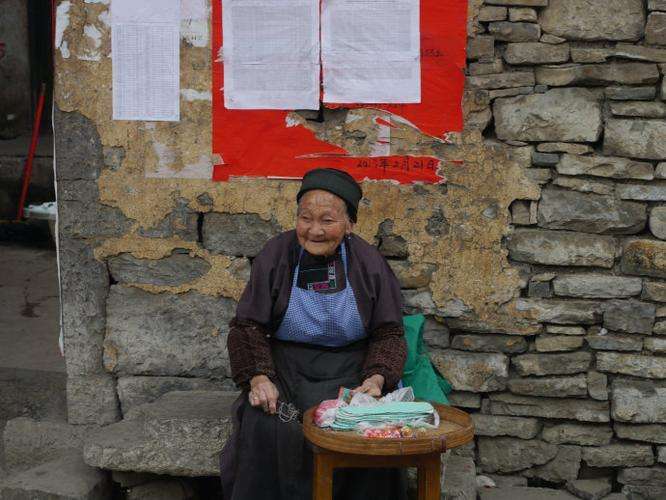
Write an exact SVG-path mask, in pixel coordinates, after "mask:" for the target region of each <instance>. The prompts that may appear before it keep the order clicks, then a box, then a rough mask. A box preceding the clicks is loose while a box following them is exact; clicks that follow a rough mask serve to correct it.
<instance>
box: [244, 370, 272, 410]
mask: <svg viewBox="0 0 666 500" xmlns="http://www.w3.org/2000/svg"><path fill="white" fill-rule="evenodd" d="M278 395H279V393H278V390H277V387H275V384H274V383H273V382H271V379H269V378H268V377H267V376H266V375H256V376H254V377H252V379H251V380H250V394H249V395H248V398H249V400H250V404H251V405H252V406H261V408H262V409H263V410H264V411H265V412H266V413H270V414H271V415H274V414H275V412H276V411H277V399H278Z"/></svg>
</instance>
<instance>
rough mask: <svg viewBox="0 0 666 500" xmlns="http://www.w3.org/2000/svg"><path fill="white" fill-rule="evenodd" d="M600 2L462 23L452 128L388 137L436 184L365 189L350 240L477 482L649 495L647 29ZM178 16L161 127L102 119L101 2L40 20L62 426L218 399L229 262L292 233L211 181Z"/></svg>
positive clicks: (475, 2) (628, 6)
mask: <svg viewBox="0 0 666 500" xmlns="http://www.w3.org/2000/svg"><path fill="white" fill-rule="evenodd" d="M606 3H607V4H608V5H607V6H606V7H604V9H601V10H599V9H597V10H594V9H592V7H590V6H597V7H598V5H599V4H598V3H596V2H591V1H590V0H519V1H518V0H486V1H485V3H484V2H483V1H482V0H470V2H469V16H468V17H469V22H468V27H467V32H468V35H469V40H468V61H469V66H468V68H467V70H466V71H467V87H466V89H467V90H466V92H465V97H464V102H463V108H464V112H465V118H466V120H465V123H466V125H465V131H464V132H462V133H460V134H451V136H450V137H448V138H447V139H448V140H447V141H444V140H438V139H435V138H432V137H428V136H425V135H423V134H421V133H420V132H419V131H418V130H416V129H414V128H413V127H412V126H410V125H409V124H408V123H404V122H402V121H400V120H395V119H392V124H394V125H396V126H395V127H394V128H391V130H390V134H391V145H390V153H391V154H412V155H421V156H434V157H436V158H438V159H439V160H441V164H442V167H441V171H440V174H441V175H442V176H443V178H444V179H445V182H443V183H442V184H439V185H396V184H394V183H391V182H365V183H364V185H363V190H364V195H365V196H364V199H363V200H362V203H361V207H360V210H359V223H358V225H357V227H356V231H357V232H358V234H360V235H361V236H362V237H364V238H365V239H366V240H368V241H370V242H373V243H375V244H377V245H378V247H379V249H380V251H381V252H382V253H383V254H384V255H385V256H386V257H387V258H388V259H389V263H390V264H391V266H392V267H393V269H394V270H395V272H396V274H397V276H398V278H399V279H400V281H401V284H402V288H403V295H404V298H405V312H423V313H425V314H426V315H427V316H428V323H427V328H426V331H425V338H426V341H427V343H428V344H429V346H430V347H431V349H432V351H431V357H432V359H433V362H434V363H435V365H436V366H437V367H438V368H439V369H440V370H441V371H442V372H443V373H444V374H445V375H446V376H447V377H448V378H449V379H450V380H451V383H452V385H453V388H454V392H453V394H452V397H451V399H452V402H453V403H454V404H455V405H457V406H461V407H463V408H465V409H467V410H469V411H471V412H472V413H474V418H475V423H476V428H477V438H476V440H475V442H474V443H473V444H472V445H470V447H468V448H467V449H465V450H463V451H462V453H463V454H465V453H467V454H469V455H470V456H474V457H475V458H476V459H477V464H478V465H479V467H480V468H481V470H482V471H483V472H485V473H496V474H511V475H516V474H517V475H520V476H522V479H521V480H524V481H527V480H529V481H531V482H532V484H542V483H543V482H546V483H547V484H559V485H564V484H566V483H567V482H568V481H574V480H576V479H578V478H579V471H581V475H580V478H583V477H586V476H585V475H584V473H585V469H584V468H583V467H582V465H581V464H582V463H583V462H585V463H587V466H588V467H600V468H604V469H603V470H604V471H605V472H607V474H605V475H606V476H608V478H609V484H613V485H614V487H615V488H616V489H617V485H618V484H619V483H622V484H624V485H626V486H625V489H626V491H627V493H628V494H629V493H631V494H634V493H636V494H639V493H640V494H641V495H644V496H645V497H646V498H663V497H664V495H666V491H664V488H663V482H662V483H659V481H661V479H659V478H660V477H663V473H664V467H663V466H657V465H655V466H654V467H653V468H649V467H651V466H653V464H655V462H659V461H661V462H662V463H663V462H664V458H663V455H664V446H663V445H664V444H666V442H664V440H663V438H660V437H658V435H661V436H663V434H664V430H665V427H664V424H666V416H665V415H666V406H665V404H664V401H666V400H665V399H664V398H663V397H662V396H663V394H662V393H663V387H662V385H663V381H662V382H659V380H660V379H666V357H665V356H664V355H665V354H666V344H665V343H664V337H663V335H664V334H666V320H665V319H664V318H666V308H665V307H664V303H666V281H665V280H666V266H665V265H664V259H663V255H664V254H666V243H664V242H663V241H662V240H664V239H666V209H665V207H664V203H665V202H666V184H665V183H666V180H664V179H666V148H665V147H664V145H663V144H664V142H663V140H661V138H662V137H663V134H664V133H666V132H665V131H666V125H664V123H665V118H666V108H665V107H664V103H663V102H662V101H663V99H664V96H666V87H664V80H663V76H662V73H663V72H664V70H665V68H664V63H666V47H660V46H666V38H664V36H663V33H664V31H663V30H662V28H661V27H660V26H662V24H660V23H663V22H665V21H666V17H665V16H666V13H664V12H660V9H661V10H666V6H664V3H663V2H658V1H654V2H653V1H650V2H648V3H647V4H646V3H645V2H643V1H642V0H611V1H609V2H606ZM187 5H188V7H191V9H188V10H186V13H187V14H188V15H190V16H191V19H184V20H183V23H182V26H181V32H182V42H181V88H182V91H181V103H180V104H181V121H180V122H178V123H142V122H114V121H112V120H111V104H112V103H111V59H110V57H109V55H110V54H109V50H110V32H109V30H110V28H109V24H108V23H109V14H108V8H109V5H108V2H104V1H92V0H90V1H83V0H62V1H61V2H60V3H59V6H58V20H59V24H58V34H59V38H58V47H59V48H58V52H57V56H56V57H57V60H56V89H55V90H56V105H57V106H56V107H57V109H56V116H55V121H56V127H55V133H56V151H57V159H56V160H57V166H58V168H57V177H58V196H59V211H60V237H61V243H62V245H61V253H60V255H61V263H62V280H63V302H64V305H63V313H64V314H63V317H64V321H65V348H66V354H67V370H68V406H69V413H70V414H69V419H70V422H72V423H77V424H87V423H96V422H99V421H102V422H111V421H114V420H117V419H119V418H120V417H121V414H126V413H127V411H128V410H129V408H130V406H131V405H136V404H139V403H141V402H148V401H152V400H153V399H154V398H155V397H158V396H159V395H160V394H163V393H164V392H166V391H167V390H169V388H173V387H174V384H176V383H177V384H178V385H177V386H178V387H185V386H186V387H189V388H191V389H196V388H197V387H202V386H206V387H208V386H207V385H206V384H208V383H209V381H210V379H213V380H215V382H216V383H219V384H221V386H223V387H229V386H230V380H229V375H230V373H229V367H228V356H227V353H226V345H225V341H226V333H227V326H226V325H227V323H228V321H229V319H230V318H231V317H232V316H233V314H234V308H235V304H236V302H235V301H236V300H237V299H238V298H239V296H240V293H241V292H242V290H243V286H244V283H245V281H246V280H247V277H248V273H249V269H250V262H251V259H252V257H253V256H254V255H256V253H257V252H258V251H259V250H260V248H261V246H262V245H263V244H264V243H265V241H266V240H267V239H268V238H270V237H271V236H272V235H274V234H277V233H278V232H280V231H283V230H286V229H290V228H292V227H293V224H294V216H295V203H294V199H295V194H296V191H297V189H298V183H295V182H291V181H278V180H267V179H250V178H237V179H233V180H232V181H231V182H228V183H214V182H212V181H210V180H209V179H210V174H211V168H212V165H213V164H214V163H215V161H214V160H215V159H214V158H212V157H211V153H210V151H211V54H210V33H208V31H207V30H208V28H207V26H208V21H207V20H206V19H205V18H206V16H207V11H208V10H207V8H206V6H205V5H203V4H202V3H201V1H200V0H199V1H192V2H190V3H188V4H187ZM646 7H647V8H648V9H647V10H646ZM572 12H575V15H572ZM628 41H629V42H631V43H627V42H628ZM308 118H315V117H313V116H311V115H310V114H308V113H307V112H298V113H296V112H294V113H291V114H290V115H289V116H288V118H287V124H288V125H289V124H291V125H294V124H301V125H303V126H306V127H308V128H310V129H311V130H312V132H313V133H314V134H315V135H316V136H317V137H318V138H320V139H323V140H325V141H328V142H330V143H331V144H336V145H342V146H343V147H344V148H345V149H346V150H347V151H350V152H352V153H356V154H364V155H365V154H369V153H371V152H372V151H373V150H375V149H376V148H377V147H378V143H379V141H381V140H382V139H384V138H385V136H386V129H385V128H384V127H382V126H381V125H378V124H377V120H376V119H377V118H384V119H385V118H387V115H385V114H383V113H382V112H378V111H374V110H358V109H355V110H344V109H340V110H330V111H325V112H324V117H323V118H324V119H323V121H316V120H308ZM174 380H176V381H177V382H174ZM225 384H226V385H225ZM91 395H94V398H93V397H92V396H91ZM119 397H120V401H119ZM611 403H612V406H611ZM121 404H122V412H121V411H120V408H121ZM641 405H646V407H647V410H646V411H645V412H644V411H643V410H639V407H641ZM634 424H651V426H652V427H650V429H651V430H650V431H649V432H648V431H647V430H645V429H647V428H646V427H645V426H640V425H634ZM648 434H649V435H648ZM637 442H638V444H637ZM640 443H643V444H640ZM506 450H509V452H506ZM128 456H129V455H128ZM95 465H101V466H104V465H105V464H104V463H101V462H100V463H96V464H95ZM107 465H108V464H107ZM633 466H645V467H647V468H648V469H646V471H644V473H645V474H648V475H651V477H652V478H653V479H652V480H651V482H650V481H648V482H647V483H645V484H643V482H642V481H640V480H638V479H636V478H637V477H638V476H634V474H635V471H633V469H630V467H633ZM623 467H628V468H629V469H623ZM169 470H172V469H169V468H168V466H166V468H164V469H160V473H163V472H164V471H169ZM660 474H661V475H660ZM641 477H642V476H641ZM618 481H619V483H618ZM609 488H610V487H609ZM660 495H661V496H660Z"/></svg>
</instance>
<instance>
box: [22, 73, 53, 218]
mask: <svg viewBox="0 0 666 500" xmlns="http://www.w3.org/2000/svg"><path fill="white" fill-rule="evenodd" d="M45 99H46V84H45V83H42V86H41V88H40V91H39V101H37V110H36V112H35V121H34V122H33V124H32V139H31V140H30V150H29V152H28V159H27V160H26V161H25V166H24V167H23V182H22V184H21V196H20V197H19V205H18V209H17V210H16V221H20V220H21V219H23V210H24V207H25V200H26V199H27V197H28V186H29V185H30V179H31V177H32V162H33V160H34V159H35V151H37V141H38V139H39V128H40V125H41V124H42V112H43V111H44V101H45Z"/></svg>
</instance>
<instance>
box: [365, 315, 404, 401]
mask: <svg viewBox="0 0 666 500" xmlns="http://www.w3.org/2000/svg"><path fill="white" fill-rule="evenodd" d="M406 359H407V344H406V343H405V338H404V329H403V327H402V324H400V325H396V324H395V323H391V324H387V325H384V326H381V327H379V328H377V329H375V330H374V331H373V332H371V334H370V339H369V345H368V353H367V354H366V356H365V363H364V365H363V372H362V380H364V381H366V380H368V379H369V378H371V377H372V376H373V375H380V376H381V377H382V378H383V384H382V386H381V387H380V389H383V390H384V391H391V390H393V389H395V387H396V385H398V382H399V381H400V378H401V377H402V369H403V367H404V365H405V360H406ZM361 387H362V386H361ZM364 392H365V391H364Z"/></svg>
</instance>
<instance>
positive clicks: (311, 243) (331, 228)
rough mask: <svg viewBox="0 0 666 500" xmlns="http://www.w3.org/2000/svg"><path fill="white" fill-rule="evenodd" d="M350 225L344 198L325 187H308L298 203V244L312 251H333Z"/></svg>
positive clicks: (352, 225) (325, 252) (327, 253)
mask: <svg viewBox="0 0 666 500" xmlns="http://www.w3.org/2000/svg"><path fill="white" fill-rule="evenodd" d="M353 227H354V224H353V223H352V222H351V221H350V220H349V216H348V215H347V207H346V206H345V202H344V201H343V200H342V198H338V197H337V196H335V195H334V194H332V193H329V192H328V191H323V190H321V189H313V190H312V191H308V192H306V193H305V194H304V195H303V197H302V198H301V201H300V203H299V204H298V213H297V216H296V235H297V236H298V242H299V243H300V245H301V246H302V247H303V248H305V250H307V251H308V252H309V253H310V254H312V255H321V256H327V255H333V253H334V252H335V249H336V248H338V245H339V244H340V243H341V242H342V239H343V238H344V237H345V235H346V234H350V233H351V231H352V229H353Z"/></svg>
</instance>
